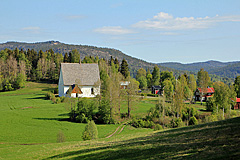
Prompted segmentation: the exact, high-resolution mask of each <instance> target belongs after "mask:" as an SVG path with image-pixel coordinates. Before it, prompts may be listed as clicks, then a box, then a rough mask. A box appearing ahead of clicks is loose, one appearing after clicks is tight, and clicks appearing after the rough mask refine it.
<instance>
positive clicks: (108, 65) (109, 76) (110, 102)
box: [70, 57, 139, 124]
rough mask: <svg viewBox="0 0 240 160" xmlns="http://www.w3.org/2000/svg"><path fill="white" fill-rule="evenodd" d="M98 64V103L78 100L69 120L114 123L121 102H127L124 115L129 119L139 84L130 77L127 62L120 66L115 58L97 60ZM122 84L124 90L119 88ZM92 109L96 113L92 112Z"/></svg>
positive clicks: (116, 119)
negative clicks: (99, 88) (124, 86)
mask: <svg viewBox="0 0 240 160" xmlns="http://www.w3.org/2000/svg"><path fill="white" fill-rule="evenodd" d="M92 59H93V58H92ZM94 59H96V58H94ZM92 62H94V61H92ZM92 62H90V61H88V62H87V63H92ZM98 64H99V71H100V79H101V95H99V96H98V102H94V101H91V100H86V99H79V102H78V104H77V106H78V107H77V108H76V109H75V108H73V107H72V110H71V114H70V117H71V119H72V120H73V121H77V122H87V121H89V120H92V119H94V120H96V121H97V122H98V123H105V124H109V123H116V122H117V121H118V120H119V119H120V118H121V105H122V103H121V102H122V101H126V102H127V106H128V112H127V113H126V114H127V117H129V118H130V117H131V108H132V106H133V103H134V102H135V101H136V96H135V95H136V94H137V91H138V86H139V83H138V82H137V81H136V80H135V79H134V78H131V77H130V72H129V68H128V64H127V61H126V60H125V59H123V60H122V63H121V65H120V63H119V61H118V60H117V58H115V59H113V58H112V57H111V58H110V60H105V59H100V60H98ZM122 82H124V83H128V85H127V87H126V88H125V89H123V88H121V83H122ZM94 109H97V110H98V112H97V113H96V112H93V110H94Z"/></svg>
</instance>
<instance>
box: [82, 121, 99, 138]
mask: <svg viewBox="0 0 240 160" xmlns="http://www.w3.org/2000/svg"><path fill="white" fill-rule="evenodd" d="M82 138H83V140H84V141H85V140H90V139H97V138H98V130H97V126H96V124H95V123H94V121H93V120H92V121H89V122H88V124H87V125H86V127H85V130H84V132H83V135H82Z"/></svg>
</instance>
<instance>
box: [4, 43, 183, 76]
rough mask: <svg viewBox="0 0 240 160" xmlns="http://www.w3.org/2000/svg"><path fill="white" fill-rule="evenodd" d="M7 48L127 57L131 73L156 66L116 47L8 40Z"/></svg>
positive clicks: (118, 57)
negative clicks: (76, 51) (75, 51)
mask: <svg viewBox="0 0 240 160" xmlns="http://www.w3.org/2000/svg"><path fill="white" fill-rule="evenodd" d="M5 48H8V49H11V50H13V49H15V48H18V49H19V50H21V49H23V50H28V49H30V50H31V49H34V50H35V51H37V52H39V51H40V50H42V51H46V50H50V49H52V50H53V51H54V52H55V53H62V54H63V55H64V54H65V53H69V52H70V51H71V50H73V49H77V50H78V51H79V52H80V55H81V59H83V58H84V57H85V56H87V55H88V56H98V57H99V58H105V59H110V57H111V56H112V57H113V58H117V59H118V60H119V61H121V60H122V59H123V58H125V59H126V60H127V62H128V64H129V67H130V69H131V73H136V72H137V70H138V69H139V68H144V69H148V68H149V69H150V70H152V69H153V67H154V65H155V64H154V63H149V62H146V61H143V60H140V59H137V58H134V57H131V56H128V55H126V54H124V53H122V52H121V51H119V50H116V49H110V48H100V47H95V46H87V45H72V44H64V43H61V42H58V41H47V42H37V43H24V42H7V43H2V44H0V50H3V49H5ZM159 68H160V70H161V71H163V70H168V71H172V72H173V73H174V75H175V76H178V75H179V74H180V73H184V71H177V70H175V69H172V68H168V67H164V66H160V65H159Z"/></svg>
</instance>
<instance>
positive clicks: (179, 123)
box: [170, 118, 183, 128]
mask: <svg viewBox="0 0 240 160" xmlns="http://www.w3.org/2000/svg"><path fill="white" fill-rule="evenodd" d="M182 125H183V122H182V119H181V118H173V119H172V120H171V122H170V126H171V127H172V128H176V127H181V126H182Z"/></svg>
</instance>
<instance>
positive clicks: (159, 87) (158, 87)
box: [152, 86, 162, 89]
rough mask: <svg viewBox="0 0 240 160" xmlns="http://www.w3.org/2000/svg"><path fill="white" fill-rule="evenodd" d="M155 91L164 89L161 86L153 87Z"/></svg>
mask: <svg viewBox="0 0 240 160" xmlns="http://www.w3.org/2000/svg"><path fill="white" fill-rule="evenodd" d="M152 88H154V89H162V88H161V86H152Z"/></svg>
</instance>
